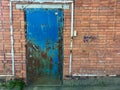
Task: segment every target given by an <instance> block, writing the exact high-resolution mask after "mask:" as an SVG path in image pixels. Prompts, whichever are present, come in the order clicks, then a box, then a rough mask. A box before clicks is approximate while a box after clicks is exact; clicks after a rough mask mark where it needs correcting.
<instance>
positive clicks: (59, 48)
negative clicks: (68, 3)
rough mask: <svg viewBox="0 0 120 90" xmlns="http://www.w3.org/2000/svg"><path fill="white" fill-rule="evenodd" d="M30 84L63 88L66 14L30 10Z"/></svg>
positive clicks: (27, 22)
mask: <svg viewBox="0 0 120 90" xmlns="http://www.w3.org/2000/svg"><path fill="white" fill-rule="evenodd" d="M25 13H26V29H27V30H26V40H27V45H26V46H27V47H26V52H27V79H28V83H30V82H35V83H37V84H60V83H61V80H62V60H63V38H62V29H63V10H60V9H26V10H25Z"/></svg>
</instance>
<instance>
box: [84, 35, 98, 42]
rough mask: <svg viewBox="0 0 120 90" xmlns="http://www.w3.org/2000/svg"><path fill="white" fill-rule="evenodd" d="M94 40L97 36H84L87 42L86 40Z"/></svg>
mask: <svg viewBox="0 0 120 90" xmlns="http://www.w3.org/2000/svg"><path fill="white" fill-rule="evenodd" d="M94 40H96V37H95V36H84V39H83V41H84V43H86V42H92V41H94Z"/></svg>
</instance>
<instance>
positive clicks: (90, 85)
mask: <svg viewBox="0 0 120 90" xmlns="http://www.w3.org/2000/svg"><path fill="white" fill-rule="evenodd" d="M24 90H120V77H99V78H98V77H97V78H95V77H94V78H75V79H72V80H64V82H63V85H62V86H47V85H45V86H28V87H26V88H25V89H24Z"/></svg>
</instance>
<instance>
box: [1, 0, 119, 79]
mask: <svg viewBox="0 0 120 90" xmlns="http://www.w3.org/2000/svg"><path fill="white" fill-rule="evenodd" d="M15 4H16V3H15V2H14V3H13V30H14V41H15V42H14V51H15V73H16V76H19V77H23V78H26V64H25V61H26V54H25V53H26V51H25V42H26V39H25V26H24V25H25V20H24V11H23V10H17V9H16V8H15ZM64 12H65V13H64V18H65V19H64V20H65V21H64V32H63V35H64V76H65V75H68V70H69V54H70V48H69V47H70V19H71V18H70V14H71V12H70V10H65V11H64ZM74 12H75V13H74V19H75V20H74V30H76V31H77V37H74V38H73V51H72V52H73V63H72V73H73V74H75V73H77V74H97V75H103V74H106V75H110V74H120V71H119V69H120V59H119V58H120V46H119V45H120V30H119V29H120V1H119V0H75V11H74ZM9 25H10V24H9V2H8V0H2V1H0V74H8V73H11V44H10V30H9V29H10V28H9ZM64 78H65V77H64Z"/></svg>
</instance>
